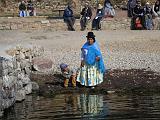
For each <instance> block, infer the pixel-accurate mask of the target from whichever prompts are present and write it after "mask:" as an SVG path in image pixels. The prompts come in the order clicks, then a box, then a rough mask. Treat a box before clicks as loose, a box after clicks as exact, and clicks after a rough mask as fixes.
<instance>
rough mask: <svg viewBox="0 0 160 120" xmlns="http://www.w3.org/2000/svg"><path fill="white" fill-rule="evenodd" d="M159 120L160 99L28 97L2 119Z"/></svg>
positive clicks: (98, 96)
mask: <svg viewBox="0 0 160 120" xmlns="http://www.w3.org/2000/svg"><path fill="white" fill-rule="evenodd" d="M67 119H68V120H70V119H72V120H75V119H77V120H153V119H154V120H160V96H154V95H152V96H118V95H116V94H112V95H89V94H62V95H57V96H55V97H54V98H44V97H37V96H27V98H26V100H25V101H23V102H21V103H16V104H15V106H14V107H12V108H11V109H10V110H7V111H5V114H4V116H3V117H2V118H0V120H67Z"/></svg>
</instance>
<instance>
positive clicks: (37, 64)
mask: <svg viewBox="0 0 160 120" xmlns="http://www.w3.org/2000/svg"><path fill="white" fill-rule="evenodd" d="M32 64H33V68H34V69H35V70H37V71H39V72H49V71H51V70H52V68H53V61H52V60H51V59H49V58H44V57H35V58H33V60H32Z"/></svg>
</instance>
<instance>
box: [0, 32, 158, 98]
mask: <svg viewBox="0 0 160 120" xmlns="http://www.w3.org/2000/svg"><path fill="white" fill-rule="evenodd" d="M94 33H95V35H96V39H97V41H98V43H99V45H100V48H101V51H102V54H103V59H104V62H105V66H106V70H107V71H106V74H105V78H104V82H103V83H102V84H101V85H99V86H97V87H96V88H95V89H90V88H86V87H83V86H80V85H78V88H76V89H73V88H72V87H69V88H68V89H64V88H63V85H62V84H63V79H62V77H61V75H60V69H59V64H60V63H62V62H64V63H67V64H69V66H70V67H75V68H78V67H79V65H80V49H81V46H82V45H83V44H84V42H85V41H86V34H87V31H83V32H67V31H58V32H55V31H54V32H53V31H52V30H51V31H50V30H49V31H48V30H46V31H44V30H43V31H41V30H39V31H37V30H36V31H19V30H15V31H0V36H3V39H2V38H1V40H0V42H1V44H0V49H1V50H0V54H1V55H3V56H4V57H5V56H8V55H9V52H7V50H8V49H9V48H12V47H15V46H16V45H17V44H18V45H22V46H25V47H27V46H30V45H35V44H36V45H40V46H43V48H44V55H43V57H45V58H49V59H50V60H52V64H53V66H52V70H50V71H46V72H44V71H43V72H36V71H32V72H31V77H30V79H31V81H35V82H37V83H38V84H39V87H40V90H39V92H38V93H39V95H44V96H45V95H48V96H52V95H55V94H60V93H72V92H79V93H81V92H90V93H96V94H107V93H108V92H109V91H110V92H114V91H115V92H123V91H127V92H128V93H129V92H131V93H132V92H134V91H135V92H138V93H144V92H145V91H149V92H152V91H153V92H155V91H158V92H159V89H158V88H159V85H160V83H159V80H160V74H159V73H160V49H159V45H160V40H159V38H160V34H159V31H152V32H150V31H122V30H121V31H94ZM6 41H7V42H6ZM36 53H37V54H39V52H38V51H37V50H36ZM41 62H42V63H44V62H43V61H41ZM38 63H39V62H36V64H37V65H38ZM48 63H49V64H51V63H50V62H46V63H45V64H44V65H46V66H48ZM44 67H45V66H44ZM37 69H38V70H40V71H41V69H40V68H38V66H37Z"/></svg>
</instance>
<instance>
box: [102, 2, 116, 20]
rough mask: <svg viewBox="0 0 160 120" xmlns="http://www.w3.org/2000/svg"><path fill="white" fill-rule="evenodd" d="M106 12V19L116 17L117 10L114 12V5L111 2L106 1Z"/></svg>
mask: <svg viewBox="0 0 160 120" xmlns="http://www.w3.org/2000/svg"><path fill="white" fill-rule="evenodd" d="M104 11H105V17H114V16H115V10H114V8H113V5H112V3H111V2H110V0H105V1H104Z"/></svg>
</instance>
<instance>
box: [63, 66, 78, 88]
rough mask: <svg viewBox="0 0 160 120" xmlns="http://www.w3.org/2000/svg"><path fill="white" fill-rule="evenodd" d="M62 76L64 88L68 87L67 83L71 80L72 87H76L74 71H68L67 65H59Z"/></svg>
mask: <svg viewBox="0 0 160 120" xmlns="http://www.w3.org/2000/svg"><path fill="white" fill-rule="evenodd" d="M60 68H61V72H62V76H63V77H64V87H65V88H67V87H68V82H69V81H70V80H71V82H72V86H73V87H76V70H75V69H70V68H69V67H68V65H67V64H65V63H61V64H60Z"/></svg>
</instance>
